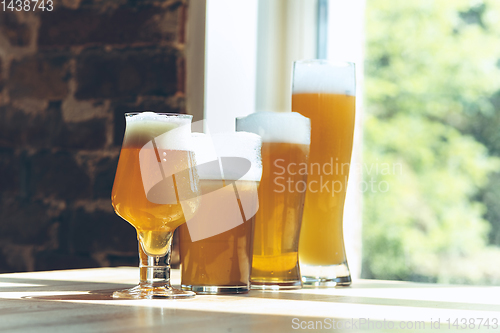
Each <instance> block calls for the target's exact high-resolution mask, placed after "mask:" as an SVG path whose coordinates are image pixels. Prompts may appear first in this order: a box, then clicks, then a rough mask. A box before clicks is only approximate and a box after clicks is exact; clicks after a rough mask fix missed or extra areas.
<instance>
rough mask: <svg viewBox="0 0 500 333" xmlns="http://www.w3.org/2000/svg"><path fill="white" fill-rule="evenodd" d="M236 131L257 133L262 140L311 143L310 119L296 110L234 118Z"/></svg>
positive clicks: (258, 113)
mask: <svg viewBox="0 0 500 333" xmlns="http://www.w3.org/2000/svg"><path fill="white" fill-rule="evenodd" d="M236 131H245V132H251V133H255V134H258V135H260V136H261V137H262V141H263V142H286V143H296V144H304V145H309V144H310V143H311V121H310V120H309V118H307V117H304V116H303V115H301V114H300V113H297V112H256V113H252V114H250V115H248V116H246V117H242V118H237V119H236Z"/></svg>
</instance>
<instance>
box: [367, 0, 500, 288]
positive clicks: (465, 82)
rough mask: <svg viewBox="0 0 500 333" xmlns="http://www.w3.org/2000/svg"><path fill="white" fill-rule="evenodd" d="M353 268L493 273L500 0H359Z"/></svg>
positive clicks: (372, 272)
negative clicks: (362, 20) (361, 107)
mask: <svg viewBox="0 0 500 333" xmlns="http://www.w3.org/2000/svg"><path fill="white" fill-rule="evenodd" d="M365 59H366V61H365V116H364V118H365V119H364V156H363V162H364V163H365V165H368V166H369V165H380V164H382V163H389V164H390V165H397V166H399V167H398V168H397V169H395V170H396V171H395V172H386V173H385V174H383V173H382V172H378V173H376V174H374V173H373V172H372V173H370V174H369V173H368V172H366V171H365V172H364V178H365V181H370V180H375V181H376V182H387V183H386V184H388V185H389V188H388V191H386V192H381V191H377V192H374V191H366V192H365V193H364V216H363V221H364V222H363V247H364V248H363V273H362V276H363V277H367V278H380V279H402V280H414V281H433V282H434V281H435V282H446V283H478V284H482V283H500V265H498V264H497V262H498V260H500V1H497V0H485V1H468V0H467V1H463V0H453V1H446V0H445V1H431V0H410V1H389V0H367V8H366V58H365Z"/></svg>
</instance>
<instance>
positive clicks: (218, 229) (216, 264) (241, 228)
mask: <svg viewBox="0 0 500 333" xmlns="http://www.w3.org/2000/svg"><path fill="white" fill-rule="evenodd" d="M193 136H194V138H195V139H196V141H195V142H194V148H195V155H196V162H197V166H198V171H199V177H200V187H201V194H202V195H201V197H200V206H199V209H198V211H197V214H196V215H195V216H194V218H193V219H192V220H191V221H189V223H190V224H185V225H182V226H181V227H180V228H179V231H180V232H179V240H180V242H179V243H180V246H179V250H180V257H181V285H182V288H183V289H184V290H191V291H195V292H196V293H201V294H237V293H246V292H248V290H249V289H250V269H251V265H252V242H253V227H254V220H255V213H256V212H257V209H258V207H257V205H258V201H257V188H258V185H259V182H260V179H261V177H262V165H261V155H260V149H261V139H260V137H259V136H258V135H255V134H252V133H221V134H216V135H213V136H206V135H202V134H198V133H197V134H194V135H193ZM208 140H210V141H213V146H212V147H210V144H209V142H208ZM211 148H212V149H213V156H212V157H210V150H211ZM226 157H229V159H226ZM239 157H241V158H244V160H245V161H247V162H248V163H249V169H245V168H244V167H243V168H242V169H241V168H240V166H239V165H238V164H237V163H236V164H234V163H233V164H232V163H231V162H234V161H233V160H231V159H232V158H237V162H238V158H239ZM218 159H219V160H220V163H221V164H218V163H219V162H217V161H218ZM213 160H215V161H216V162H217V165H215V166H216V167H215V168H204V166H207V165H208V164H209V163H213V162H210V161H213ZM219 166H221V168H219ZM247 166H248V165H247ZM221 170H223V172H222V173H221ZM239 172H241V174H240V177H237V178H236V179H235V178H232V177H231V175H234V174H235V173H236V174H237V173H239Z"/></svg>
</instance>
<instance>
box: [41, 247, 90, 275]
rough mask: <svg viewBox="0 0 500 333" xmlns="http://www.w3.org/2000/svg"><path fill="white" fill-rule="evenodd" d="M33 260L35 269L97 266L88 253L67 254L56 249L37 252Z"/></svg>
mask: <svg viewBox="0 0 500 333" xmlns="http://www.w3.org/2000/svg"><path fill="white" fill-rule="evenodd" d="M34 261H35V271H49V270H56V269H77V268H93V267H99V264H98V263H97V262H96V261H95V260H94V259H92V257H91V256H90V255H77V254H68V253H65V252H62V251H58V250H45V251H40V252H37V253H35V260H34Z"/></svg>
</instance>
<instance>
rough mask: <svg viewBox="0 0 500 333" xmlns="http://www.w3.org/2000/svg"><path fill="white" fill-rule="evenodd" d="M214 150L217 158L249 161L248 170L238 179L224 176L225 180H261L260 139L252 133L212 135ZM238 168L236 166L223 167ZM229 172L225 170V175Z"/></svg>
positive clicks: (227, 175)
mask: <svg viewBox="0 0 500 333" xmlns="http://www.w3.org/2000/svg"><path fill="white" fill-rule="evenodd" d="M212 140H213V143H214V147H215V150H216V152H217V155H218V156H219V157H241V158H245V159H247V160H248V161H250V164H251V165H250V170H248V172H247V173H246V174H245V175H244V176H242V177H240V178H239V179H232V178H233V177H231V176H230V175H229V174H224V178H225V179H226V180H250V181H256V182H259V181H260V179H261V178H262V158H261V147H262V139H261V137H260V136H258V135H256V134H254V133H246V132H231V133H217V134H213V135H212ZM230 164H232V163H230ZM223 166H224V169H226V167H238V165H223ZM228 171H230V170H227V169H226V170H225V172H226V173H227V172H228Z"/></svg>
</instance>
